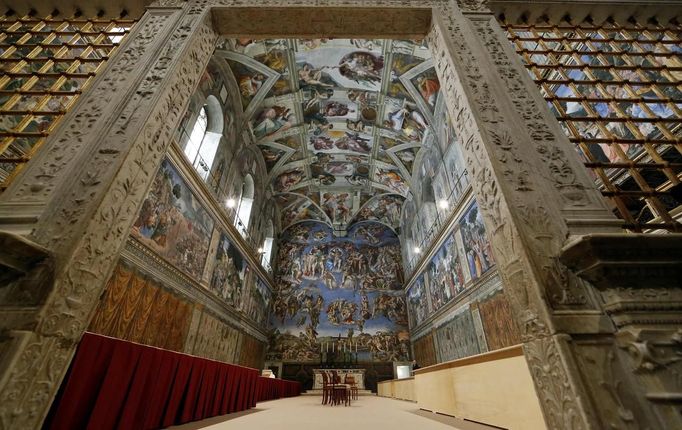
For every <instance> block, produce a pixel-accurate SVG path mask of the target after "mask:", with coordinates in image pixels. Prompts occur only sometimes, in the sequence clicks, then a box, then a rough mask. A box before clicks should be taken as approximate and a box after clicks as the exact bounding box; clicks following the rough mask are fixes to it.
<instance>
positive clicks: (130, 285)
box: [88, 263, 193, 351]
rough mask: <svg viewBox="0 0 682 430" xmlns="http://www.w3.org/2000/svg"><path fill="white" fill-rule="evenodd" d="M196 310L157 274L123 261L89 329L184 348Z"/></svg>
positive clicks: (161, 345)
mask: <svg viewBox="0 0 682 430" xmlns="http://www.w3.org/2000/svg"><path fill="white" fill-rule="evenodd" d="M192 311H193V306H192V304H191V303H189V302H188V301H186V300H184V299H182V298H180V297H178V296H176V295H175V294H173V293H171V292H169V291H167V290H165V289H164V288H163V287H162V284H161V282H159V281H158V280H156V279H155V278H153V277H151V276H149V275H146V274H143V273H142V272H140V271H139V270H137V269H135V268H132V267H130V266H128V265H126V264H123V263H119V265H118V266H117V267H116V269H115V270H114V273H113V275H112V276H111V278H110V279H109V283H108V285H107V289H106V293H105V294H104V296H103V298H102V300H101V302H100V304H99V306H98V308H97V311H96V312H95V316H94V318H93V320H92V322H91V323H90V327H89V328H88V330H89V331H91V332H93V333H99V334H103V335H106V336H111V337H115V338H118V339H124V340H128V341H131V342H137V343H142V344H145V345H151V346H156V347H159V348H163V349H170V350H173V351H182V350H183V347H184V344H185V338H186V337H187V333H188V330H189V326H190V321H191V319H192Z"/></svg>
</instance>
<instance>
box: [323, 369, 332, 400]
mask: <svg viewBox="0 0 682 430" xmlns="http://www.w3.org/2000/svg"><path fill="white" fill-rule="evenodd" d="M320 373H322V404H323V405H326V404H327V403H329V404H331V402H332V401H333V398H334V384H333V383H332V382H330V380H329V375H327V372H320Z"/></svg>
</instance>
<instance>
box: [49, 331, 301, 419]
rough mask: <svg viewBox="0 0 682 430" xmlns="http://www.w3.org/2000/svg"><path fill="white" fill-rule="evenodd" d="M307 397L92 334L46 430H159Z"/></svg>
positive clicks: (248, 374)
mask: <svg viewBox="0 0 682 430" xmlns="http://www.w3.org/2000/svg"><path fill="white" fill-rule="evenodd" d="M298 394H300V385H299V384H298V382H291V381H282V380H279V379H270V378H261V377H259V376H258V371H257V370H255V369H250V368H248V367H242V366H237V365H232V364H226V363H221V362H218V361H213V360H207V359H203V358H199V357H193V356H190V355H186V354H180V353H177V352H173V351H166V350H163V349H158V348H154V347H149V346H144V345H139V344H135V343H131V342H127V341H123V340H119V339H114V338H110V337H105V336H100V335H96V334H93V333H85V335H84V336H83V338H82V340H81V342H80V345H79V346H78V350H77V352H76V356H75V357H74V360H73V362H72V363H71V368H70V370H69V373H68V374H67V376H66V379H65V380H64V383H63V385H62V390H61V392H60V395H59V396H58V398H57V399H56V400H55V402H54V404H53V405H52V412H51V414H50V417H49V418H48V420H47V421H46V423H45V426H44V428H46V429H55V430H58V429H59V430H61V429H69V430H75V429H97V430H106V429H158V428H163V427H168V426H170V425H174V424H183V423H186V422H189V421H197V420H201V419H204V418H209V417H212V416H217V415H224V414H227V413H232V412H238V411H243V410H245V409H249V408H251V407H254V406H255V405H256V402H258V401H262V400H270V399H274V398H279V397H289V396H294V395H298Z"/></svg>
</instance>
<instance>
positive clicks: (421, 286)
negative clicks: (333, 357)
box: [406, 199, 521, 366]
mask: <svg viewBox="0 0 682 430" xmlns="http://www.w3.org/2000/svg"><path fill="white" fill-rule="evenodd" d="M462 207H463V209H462V213H461V214H460V215H459V216H458V218H457V219H456V220H454V222H453V224H452V227H451V229H450V231H449V232H448V233H447V235H446V237H445V239H444V240H443V242H442V244H441V245H440V246H439V247H438V249H437V250H436V251H435V253H434V255H433V256H432V257H431V258H430V260H429V261H428V262H427V263H426V265H425V266H424V268H423V269H422V270H421V272H418V273H417V274H416V275H415V276H414V277H413V278H414V280H412V281H411V285H410V286H409V287H408V289H407V290H406V291H407V303H408V311H409V314H410V328H411V334H412V342H413V351H414V359H415V360H417V363H418V364H419V365H420V366H427V365H430V364H435V363H437V362H443V361H449V360H454V359H458V358H463V357H468V356H471V355H475V354H480V353H483V352H486V351H490V350H495V349H499V348H504V347H507V346H511V345H515V344H518V343H520V341H521V340H520V336H519V331H518V328H517V327H516V324H515V322H514V321H513V319H512V316H511V313H510V309H509V304H508V302H507V298H506V295H505V294H504V292H503V291H502V284H501V281H500V279H499V277H498V276H497V273H496V270H495V266H494V261H493V258H492V250H491V249H490V242H489V241H488V239H487V236H486V231H485V228H484V227H483V223H482V220H481V217H480V213H479V211H478V205H477V203H476V201H475V200H473V199H472V200H471V201H469V202H465V204H464V205H463V206H462ZM432 350H433V355H432V354H431V351H432Z"/></svg>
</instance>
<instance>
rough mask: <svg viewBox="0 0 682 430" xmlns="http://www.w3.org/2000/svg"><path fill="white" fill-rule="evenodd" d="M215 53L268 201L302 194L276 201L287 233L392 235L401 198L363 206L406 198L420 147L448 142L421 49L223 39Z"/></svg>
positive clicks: (415, 45) (401, 43)
mask: <svg viewBox="0 0 682 430" xmlns="http://www.w3.org/2000/svg"><path fill="white" fill-rule="evenodd" d="M218 52H219V53H220V55H222V56H223V57H225V58H227V59H228V61H229V66H230V70H231V71H232V73H233V74H234V75H235V80H236V81H237V84H238V86H239V88H240V90H241V92H242V94H241V96H242V101H243V103H244V104H245V108H247V109H248V112H247V113H246V114H245V120H246V121H247V122H248V124H249V129H250V130H251V137H252V139H253V140H254V142H256V143H257V144H258V145H259V149H260V151H261V153H262V154H263V158H264V159H265V164H266V167H267V169H268V175H269V178H270V181H271V184H270V186H271V187H272V192H273V194H275V195H277V194H278V193H292V192H294V193H296V194H298V195H300V196H301V197H300V198H297V200H296V202H295V203H296V204H292V202H291V201H290V200H291V197H286V198H282V199H281V200H282V202H280V203H282V204H280V210H290V211H293V213H291V214H283V215H282V218H283V220H284V221H286V222H284V223H283V224H282V225H283V227H284V226H286V225H289V224H291V223H292V222H298V221H300V220H302V219H305V216H311V217H312V219H319V220H322V221H324V222H327V223H329V224H330V225H331V224H333V225H334V226H335V227H334V229H333V230H334V231H337V232H345V231H348V230H349V229H350V227H351V225H352V224H353V223H355V222H361V221H367V220H374V221H380V222H382V223H384V224H385V225H388V226H390V227H391V228H396V227H397V225H398V223H397V222H396V219H398V218H399V211H400V208H401V206H402V202H399V199H401V198H402V197H398V196H394V197H392V198H391V199H385V198H384V199H378V200H377V201H376V202H374V203H372V204H369V205H368V204H367V203H368V202H373V198H375V197H377V196H381V195H383V194H386V193H393V194H395V195H400V196H407V195H408V194H409V193H410V191H411V189H412V188H413V186H412V184H411V182H410V181H411V178H412V176H413V172H412V171H413V169H414V166H415V164H416V162H417V160H418V154H419V152H420V150H421V147H422V146H423V145H425V144H428V143H429V142H431V141H432V140H433V139H437V140H440V138H441V136H443V135H444V134H446V133H445V131H444V130H443V129H442V126H441V125H439V126H438V127H436V128H437V129H435V130H434V129H433V128H432V125H433V123H434V118H435V117H438V118H441V116H440V115H441V114H442V112H443V109H442V107H441V106H440V105H439V103H442V102H441V101H440V83H439V82H438V78H437V76H436V74H435V72H434V69H433V65H432V62H431V58H430V52H429V50H428V47H427V46H426V44H425V42H424V41H421V40H419V41H417V40H388V39H333V38H327V39H262V40H256V39H229V40H226V41H224V42H223V43H222V44H221V49H220V50H219V51H218ZM264 80H267V82H268V85H269V86H268V87H267V88H266V87H265V84H264V83H263V82H262V81H264ZM441 145H443V144H441ZM443 146H445V145H443ZM396 199H397V200H396ZM396 207H397V208H398V215H397V216H396V215H390V216H389V215H387V210H388V211H389V212H390V213H391V214H392V213H393V210H394V208H396ZM360 210H362V214H360V213H359V211H360ZM373 211H376V213H373ZM339 234H342V233H339Z"/></svg>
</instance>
